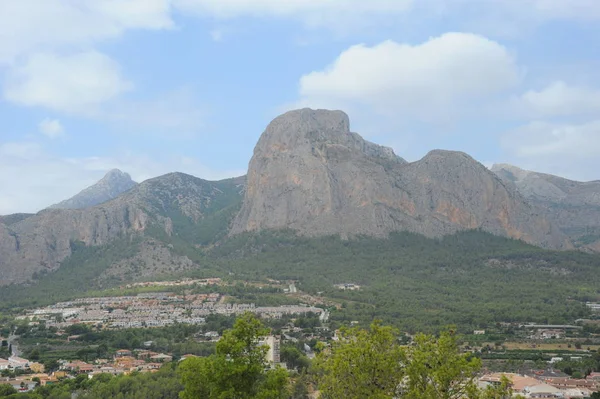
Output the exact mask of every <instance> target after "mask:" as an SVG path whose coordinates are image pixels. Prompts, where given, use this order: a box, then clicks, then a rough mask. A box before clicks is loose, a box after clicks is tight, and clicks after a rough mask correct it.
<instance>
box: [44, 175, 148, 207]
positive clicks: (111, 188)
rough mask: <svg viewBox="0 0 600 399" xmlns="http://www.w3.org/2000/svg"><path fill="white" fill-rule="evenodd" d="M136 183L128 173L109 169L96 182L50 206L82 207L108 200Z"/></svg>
mask: <svg viewBox="0 0 600 399" xmlns="http://www.w3.org/2000/svg"><path fill="white" fill-rule="evenodd" d="M136 185H137V183H136V182H134V181H133V180H131V176H129V174H128V173H125V172H122V171H121V170H119V169H112V170H110V171H109V172H108V173H107V174H106V175H104V177H103V178H102V179H100V180H99V181H98V182H97V183H96V184H94V185H92V186H90V187H88V188H86V189H84V190H82V191H81V192H79V193H78V194H76V195H75V196H73V197H71V198H69V199H67V200H64V201H61V202H59V203H58V204H54V205H52V206H50V208H53V209H82V208H89V207H92V206H96V205H98V204H101V203H103V202H106V201H110V200H111V199H114V198H116V197H118V196H119V195H121V194H122V193H124V192H126V191H128V190H130V189H132V188H133V187H135V186H136Z"/></svg>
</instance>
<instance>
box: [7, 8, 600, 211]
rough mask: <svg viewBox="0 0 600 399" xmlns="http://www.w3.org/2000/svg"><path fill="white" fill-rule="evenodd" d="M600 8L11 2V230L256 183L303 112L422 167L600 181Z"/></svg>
mask: <svg viewBox="0 0 600 399" xmlns="http://www.w3.org/2000/svg"><path fill="white" fill-rule="evenodd" d="M599 42H600V1H597V0H569V1H566V0H369V1H364V0H0V122H1V123H0V214H9V213H15V212H37V211H39V210H41V209H43V208H44V207H46V206H48V205H50V204H53V203H56V202H58V201H60V200H63V199H65V198H68V197H70V196H72V195H74V194H76V193H77V192H79V191H80V190H81V189H83V188H85V187H87V186H89V185H91V184H93V183H94V182H95V181H97V180H98V179H100V178H101V177H102V176H103V175H104V174H105V173H106V172H107V171H109V170H110V169H113V168H119V169H121V170H123V171H125V172H128V173H130V174H131V176H132V177H133V179H134V180H136V181H143V180H145V179H148V178H151V177H155V176H159V175H161V174H165V173H169V172H174V171H179V172H185V173H189V174H192V175H194V176H197V177H200V178H204V179H208V180H217V179H222V178H226V177H233V176H239V175H243V174H245V173H246V170H247V165H248V162H249V160H250V158H251V156H252V151H253V148H254V145H255V143H256V141H257V140H258V138H259V136H260V134H261V133H262V132H263V131H264V129H265V127H266V126H267V125H268V123H269V122H270V121H271V120H272V119H273V118H274V117H276V116H277V115H279V114H281V113H283V112H285V111H288V110H291V109H294V108H302V107H311V108H328V109H341V110H344V111H345V112H346V113H348V115H349V116H350V121H351V129H352V130H353V131H355V132H357V133H360V134H361V135H362V136H363V137H365V138H366V139H368V140H370V141H373V142H376V143H378V144H381V145H386V146H390V147H392V148H393V149H394V150H395V152H396V153H397V154H398V155H400V156H402V157H404V158H405V159H407V160H409V161H415V160H418V159H420V158H421V157H423V156H424V155H425V154H426V153H427V152H428V151H430V150H432V149H437V148H442V149H449V150H458V151H464V152H467V153H469V154H470V155H471V156H473V157H474V158H475V159H477V160H478V161H480V162H482V163H483V164H484V165H486V166H488V167H489V166H491V165H492V164H493V163H511V164H514V165H517V166H520V167H523V168H525V169H530V170H536V171H540V172H547V173H553V174H557V175H560V176H564V177H567V178H571V179H575V180H586V181H587V180H597V179H600V46H598V43H599Z"/></svg>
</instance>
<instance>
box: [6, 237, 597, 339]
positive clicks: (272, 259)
mask: <svg viewBox="0 0 600 399" xmlns="http://www.w3.org/2000/svg"><path fill="white" fill-rule="evenodd" d="M173 244H174V245H173V247H172V249H171V251H172V252H173V253H175V254H178V255H183V254H185V256H187V257H189V258H190V259H192V260H193V262H194V264H195V265H196V266H195V268H194V269H192V270H184V271H175V272H173V273H172V274H170V275H163V277H176V276H185V275H188V276H198V277H208V276H217V277H227V278H229V279H235V280H264V279H266V278H273V279H281V280H297V281H298V284H297V285H298V287H299V289H301V290H303V291H305V292H308V293H311V294H313V295H316V294H317V293H319V295H322V296H324V297H329V298H332V299H334V300H335V301H337V302H339V303H340V304H341V305H342V306H341V309H339V310H334V311H333V312H332V315H331V317H332V318H333V319H334V320H336V319H339V320H341V319H344V320H360V321H363V322H367V323H368V322H369V321H370V320H372V319H373V318H381V319H383V320H385V321H386V322H389V323H393V324H394V325H396V326H398V327H401V328H403V329H407V330H409V331H424V330H431V329H433V328H436V329H437V328H438V327H440V326H444V325H447V324H450V323H452V324H456V325H458V326H460V327H461V328H463V329H465V330H468V329H470V328H474V327H485V326H486V325H489V324H491V323H495V322H500V321H535V322H548V323H564V322H571V321H573V320H574V319H577V318H580V317H583V316H585V315H587V312H588V311H587V309H586V307H585V304H584V302H585V301H588V300H597V299H599V298H600V273H598V272H597V271H598V270H600V257H598V256H597V255H590V254H585V253H581V252H575V251H571V252H556V251H546V250H543V249H540V248H537V247H533V246H529V245H526V244H524V243H522V242H520V241H516V240H510V239H506V238H501V237H496V236H493V235H490V234H487V233H483V232H479V231H471V232H465V233H460V234H457V235H453V236H448V237H446V238H443V239H439V240H437V239H428V238H425V237H423V236H420V235H416V234H410V233H398V234H392V235H391V236H390V238H389V239H375V238H367V237H361V238H357V239H354V240H341V239H340V238H338V237H325V238H319V239H313V238H299V237H297V236H295V235H293V234H292V233H290V232H284V231H282V232H264V233H262V234H245V235H240V236H236V237H234V238H231V239H229V240H226V241H223V242H222V243H221V245H219V246H216V247H211V248H210V249H207V248H204V249H199V248H196V247H193V246H190V245H186V244H185V241H183V240H181V241H179V240H175V241H173ZM135 245H136V242H135V239H134V240H133V241H117V242H115V243H113V244H111V245H109V246H103V247H96V248H87V247H83V246H81V247H77V248H76V249H75V251H74V255H73V256H72V257H71V258H69V259H68V260H67V262H65V263H64V264H63V266H62V267H61V268H60V269H59V270H58V271H57V272H55V273H52V274H49V275H47V276H45V277H44V278H43V279H40V280H39V281H37V282H34V283H33V284H32V285H31V286H29V287H27V288H23V287H21V286H13V287H5V288H3V289H2V290H1V291H0V302H1V303H2V304H3V307H4V308H13V307H14V306H31V305H34V304H42V303H51V302H55V301H57V300H60V299H66V298H68V297H71V296H73V295H84V294H85V293H86V292H88V291H89V290H92V289H103V288H107V287H110V286H114V285H118V284H122V280H119V279H118V278H114V279H106V278H101V277H102V276H103V275H104V273H105V271H106V270H107V269H108V268H109V267H110V265H111V264H112V262H114V260H115V259H121V260H122V259H126V260H127V259H130V260H131V259H134V258H133V257H134V254H135V250H133V249H132V248H135ZM92 252H93V253H92ZM342 283H355V284H359V285H360V286H361V289H360V290H358V291H342V290H339V289H337V288H335V287H334V286H333V285H334V284H342Z"/></svg>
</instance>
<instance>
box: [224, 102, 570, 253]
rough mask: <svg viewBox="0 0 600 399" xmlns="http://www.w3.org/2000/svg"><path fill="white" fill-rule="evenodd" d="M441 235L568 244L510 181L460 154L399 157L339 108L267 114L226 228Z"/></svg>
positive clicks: (554, 245) (551, 245)
mask: <svg viewBox="0 0 600 399" xmlns="http://www.w3.org/2000/svg"><path fill="white" fill-rule="evenodd" d="M286 228H289V229H292V230H296V231H298V232H299V233H301V234H303V235H308V236H319V235H329V234H335V235H341V236H342V237H352V236H359V235H367V236H375V237H384V236H387V235H388V234H389V233H391V232H394V231H409V232H414V233H419V234H423V235H425V236H427V237H441V236H443V235H447V234H452V233H455V232H457V231H461V230H467V229H481V230H483V231H486V232H490V233H493V234H496V235H501V236H505V237H511V238H516V239H522V240H524V241H526V242H528V243H532V244H535V245H539V246H542V247H546V248H560V249H564V248H570V247H571V244H570V242H569V240H568V239H567V237H566V236H565V235H564V234H563V233H562V232H561V231H560V230H558V229H557V228H556V227H555V226H554V225H553V224H552V223H551V222H550V221H549V220H548V219H547V218H546V217H544V216H543V215H542V214H540V212H539V210H538V209H537V208H536V207H535V206H533V205H531V204H530V203H529V202H528V201H527V200H526V199H525V198H523V196H522V195H520V194H519V193H518V191H517V190H516V189H514V187H512V186H509V185H506V184H504V183H503V182H502V181H501V180H500V179H499V178H498V177H497V176H496V175H495V174H494V173H492V172H490V171H489V170H488V169H487V168H485V167H484V166H483V165H481V164H480V163H478V162H477V161H475V160H474V159H473V158H471V157H470V156H468V155H467V154H464V153H460V152H452V151H441V150H436V151H432V152H430V153H429V154H427V155H426V156H425V157H424V158H423V159H421V160H419V161H417V162H412V163H408V162H406V161H405V160H404V159H402V158H400V157H398V156H396V155H395V154H394V152H393V151H392V150H391V149H390V148H385V147H381V146H378V145H376V144H373V143H370V142H368V141H365V140H364V139H362V138H361V137H360V136H359V135H358V134H356V133H352V132H351V131H350V123H349V119H348V116H347V115H346V114H345V113H343V112H341V111H327V110H311V109H302V110H296V111H290V112H288V113H286V114H284V115H281V116H279V117H277V118H276V119H275V120H273V121H272V122H271V123H270V124H269V126H268V127H267V128H266V130H265V132H264V133H263V134H262V136H261V137H260V139H259V141H258V144H257V145H256V148H255V149H254V154H253V157H252V159H251V161H250V165H249V169H248V183H247V190H246V194H245V198H244V203H243V205H242V209H241V211H240V213H239V214H238V215H237V217H236V219H235V221H234V224H233V227H232V230H231V234H232V235H235V234H238V233H241V232H247V231H260V230H268V229H286Z"/></svg>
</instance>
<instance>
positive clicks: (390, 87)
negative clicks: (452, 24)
mask: <svg viewBox="0 0 600 399" xmlns="http://www.w3.org/2000/svg"><path fill="white" fill-rule="evenodd" d="M519 79H520V73H519V70H518V68H517V66H516V63H515V60H514V59H513V57H512V56H511V54H510V53H509V52H508V50H507V49H506V48H504V47H503V46H502V45H500V44H498V43H496V42H494V41H491V40H488V39H486V38H485V37H482V36H478V35H473V34H467V33H447V34H444V35H442V36H439V37H436V38H432V39H430V40H429V41H427V42H425V43H423V44H419V45H414V46H413V45H408V44H400V43H396V42H394V41H386V42H383V43H381V44H378V45H376V46H373V47H368V46H365V45H356V46H352V47H350V48H349V49H347V50H345V51H344V52H342V53H341V54H340V55H339V57H338V58H337V59H336V60H335V61H334V62H333V63H332V64H331V65H329V66H328V67H326V68H325V69H324V70H322V71H315V72H312V73H309V74H307V75H304V76H303V77H302V78H301V79H300V97H301V100H300V103H301V104H303V105H310V106H325V107H329V108H340V107H342V108H346V107H348V106H350V107H351V104H360V105H363V106H364V105H366V106H368V107H371V108H372V109H373V110H374V111H376V112H379V113H383V114H398V115H400V114H406V113H408V114H411V115H415V116H417V117H420V118H423V119H435V118H437V117H438V116H439V115H440V114H444V113H446V114H447V113H449V112H450V113H451V112H452V110H456V108H457V106H458V105H462V106H464V105H465V103H467V102H468V101H470V100H473V99H481V98H486V97H488V96H492V95H495V94H498V93H502V92H504V91H505V90H507V89H509V88H511V87H513V86H514V85H516V84H517V83H518V81H519Z"/></svg>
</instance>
